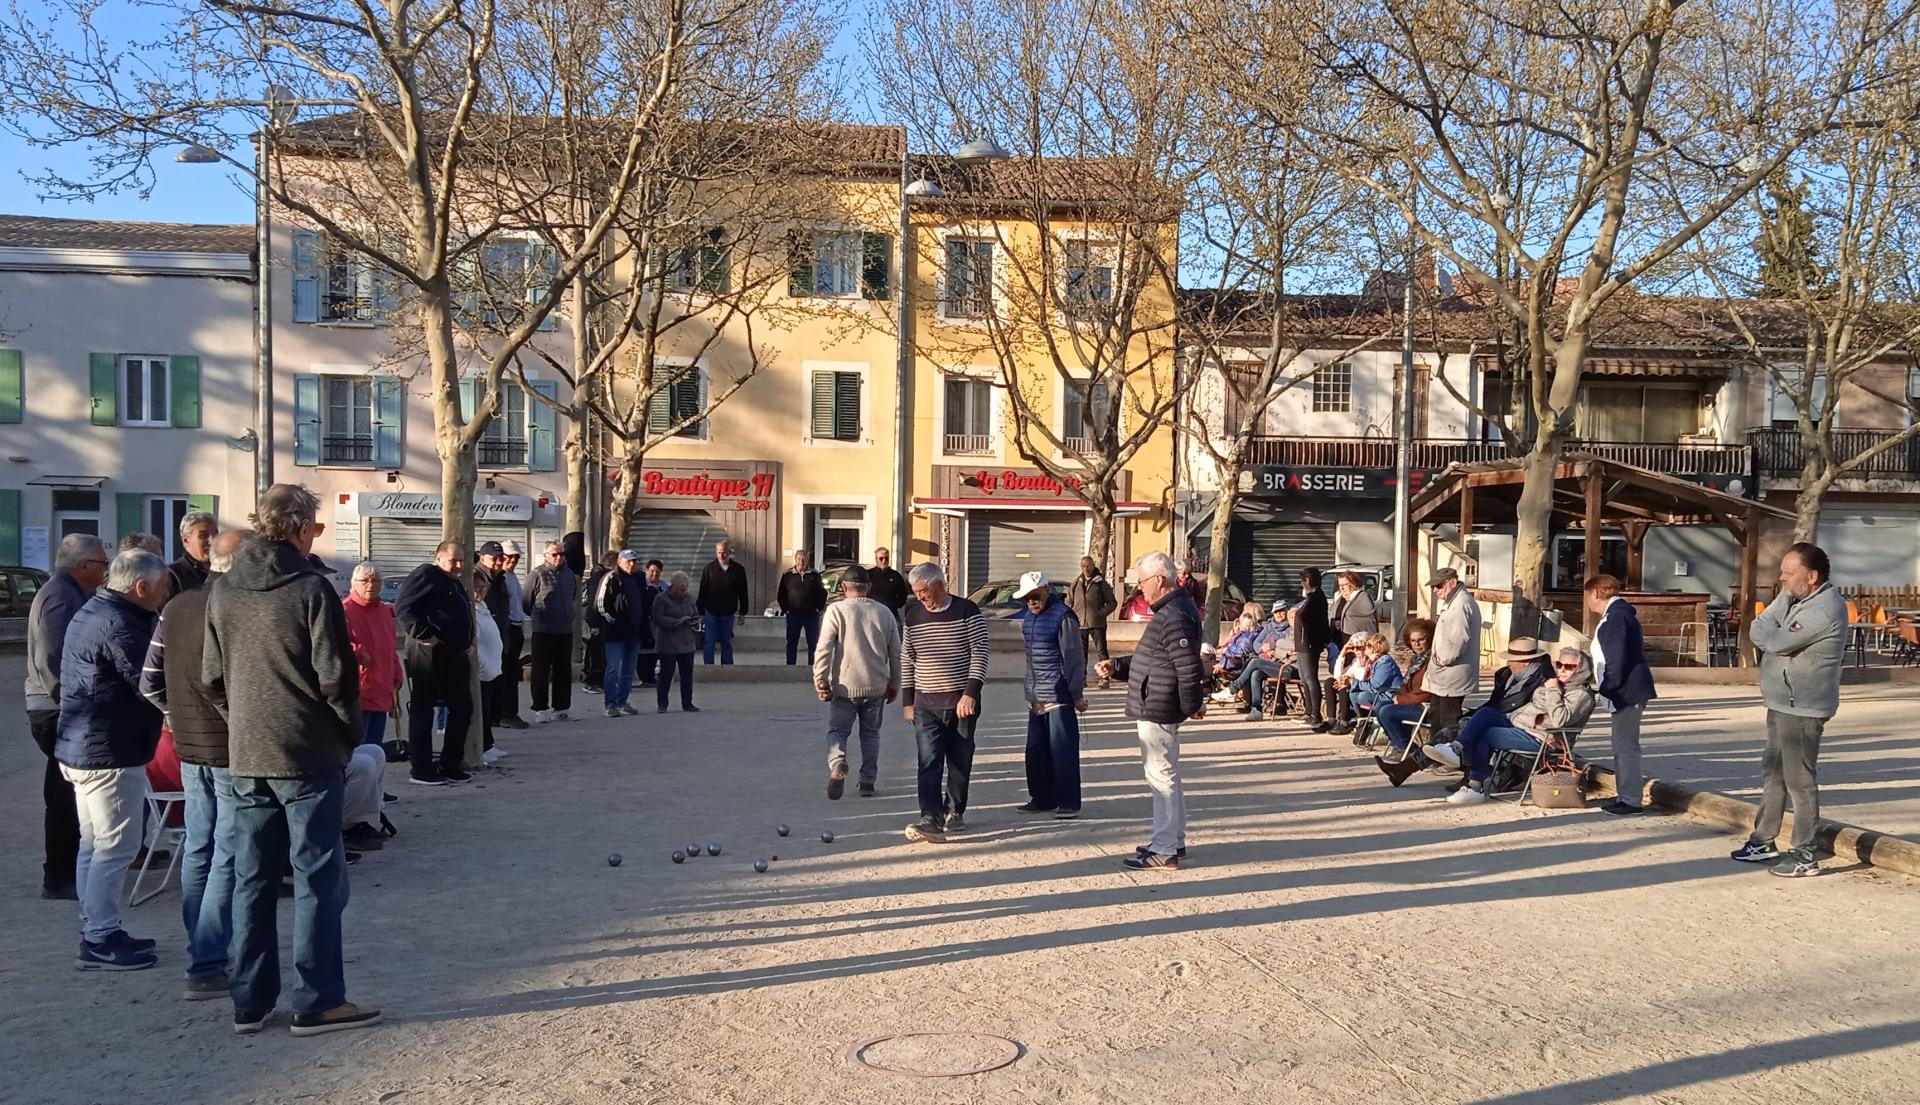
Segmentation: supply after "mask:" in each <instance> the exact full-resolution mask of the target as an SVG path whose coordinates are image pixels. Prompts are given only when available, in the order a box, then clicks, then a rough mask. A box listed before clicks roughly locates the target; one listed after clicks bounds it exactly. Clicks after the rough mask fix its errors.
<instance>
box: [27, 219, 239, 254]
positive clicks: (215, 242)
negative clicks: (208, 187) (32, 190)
mask: <svg viewBox="0 0 1920 1105" xmlns="http://www.w3.org/2000/svg"><path fill="white" fill-rule="evenodd" d="M0 246H16V247H25V248H29V249H112V250H128V251H151V252H161V253H240V254H250V253H252V252H253V226H252V224H250V223H241V224H228V223H140V222H113V221H109V220H106V219H54V218H46V217H43V216H40V215H0Z"/></svg>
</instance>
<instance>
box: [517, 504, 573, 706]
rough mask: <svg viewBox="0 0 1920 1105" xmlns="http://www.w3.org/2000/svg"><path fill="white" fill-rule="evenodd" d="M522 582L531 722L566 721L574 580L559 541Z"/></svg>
mask: <svg viewBox="0 0 1920 1105" xmlns="http://www.w3.org/2000/svg"><path fill="white" fill-rule="evenodd" d="M545 553H546V555H545V556H544V557H543V558H542V560H541V563H540V564H539V565H537V566H536V567H535V568H534V569H533V577H532V579H531V580H530V581H529V582H528V584H527V620H528V622H529V623H530V624H531V627H532V629H533V720H535V721H537V722H548V721H565V720H567V711H568V710H569V709H571V708H572V706H573V611H574V596H575V595H577V594H578V593H579V583H580V581H579V579H578V577H576V576H575V575H574V574H573V569H572V568H569V567H568V566H567V558H566V556H565V554H564V553H563V552H562V551H561V549H560V542H558V541H549V542H547V547H546V550H545Z"/></svg>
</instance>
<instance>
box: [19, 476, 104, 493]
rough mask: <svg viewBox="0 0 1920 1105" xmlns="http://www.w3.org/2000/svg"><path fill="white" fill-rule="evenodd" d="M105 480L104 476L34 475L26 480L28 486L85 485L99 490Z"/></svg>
mask: <svg viewBox="0 0 1920 1105" xmlns="http://www.w3.org/2000/svg"><path fill="white" fill-rule="evenodd" d="M106 482H107V477H105V476H35V477H34V478H32V479H30V480H28V481H27V486H28V487H86V488H92V489H94V490H99V487H100V485H101V484H103V483H106Z"/></svg>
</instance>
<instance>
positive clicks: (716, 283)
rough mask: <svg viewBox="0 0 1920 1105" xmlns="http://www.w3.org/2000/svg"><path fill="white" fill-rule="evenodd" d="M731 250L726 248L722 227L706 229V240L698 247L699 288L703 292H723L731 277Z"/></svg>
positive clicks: (725, 236)
mask: <svg viewBox="0 0 1920 1105" xmlns="http://www.w3.org/2000/svg"><path fill="white" fill-rule="evenodd" d="M732 261H733V258H732V251H731V250H729V249H728V248H727V232H726V229H725V228H724V227H718V226H716V227H714V228H713V229H711V230H709V231H707V240H706V243H705V244H704V245H702V246H701V247H700V290H701V291H705V292H724V291H726V290H727V288H728V281H729V279H730V277H731V273H729V272H728V270H729V269H731V268H732V267H733V265H732Z"/></svg>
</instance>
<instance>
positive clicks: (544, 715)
mask: <svg viewBox="0 0 1920 1105" xmlns="http://www.w3.org/2000/svg"><path fill="white" fill-rule="evenodd" d="M552 720H553V711H552V710H535V711H534V712H533V723H534V724H535V725H545V724H547V723H548V722H550V721H552Z"/></svg>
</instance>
